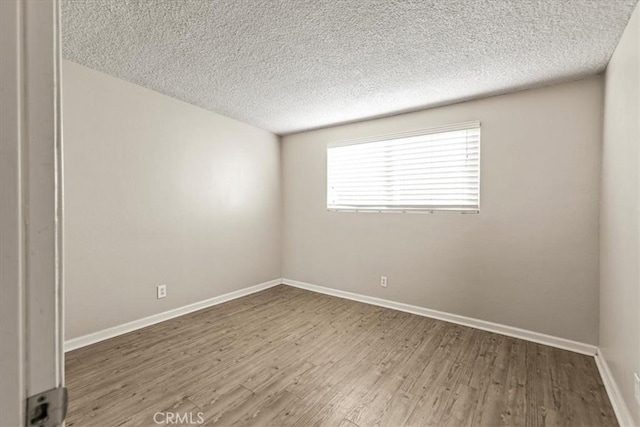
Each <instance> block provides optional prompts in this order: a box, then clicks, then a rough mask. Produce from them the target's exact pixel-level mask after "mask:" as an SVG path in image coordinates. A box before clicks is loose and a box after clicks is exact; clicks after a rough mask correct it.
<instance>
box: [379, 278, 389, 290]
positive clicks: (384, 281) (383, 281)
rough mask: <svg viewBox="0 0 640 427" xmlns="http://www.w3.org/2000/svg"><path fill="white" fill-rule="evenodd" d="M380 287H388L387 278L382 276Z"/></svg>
mask: <svg viewBox="0 0 640 427" xmlns="http://www.w3.org/2000/svg"><path fill="white" fill-rule="evenodd" d="M380 286H382V287H383V288H386V287H387V276H380Z"/></svg>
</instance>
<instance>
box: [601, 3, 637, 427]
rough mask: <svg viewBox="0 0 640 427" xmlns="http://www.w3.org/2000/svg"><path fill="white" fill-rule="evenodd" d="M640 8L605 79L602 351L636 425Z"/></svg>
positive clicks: (620, 44) (602, 206) (618, 48)
mask: <svg viewBox="0 0 640 427" xmlns="http://www.w3.org/2000/svg"><path fill="white" fill-rule="evenodd" d="M639 57H640V7H636V10H635V12H634V13H633V15H632V17H631V21H630V22H629V24H628V26H627V28H626V30H625V32H624V34H623V36H622V39H621V40H620V43H619V44H618V47H617V48H616V51H615V53H614V54H613V57H612V58H611V61H610V63H609V66H608V67H607V71H606V74H605V89H606V90H605V119H604V142H603V152H602V197H601V202H600V226H601V229H600V243H601V249H600V263H601V264H600V351H601V354H602V355H603V357H604V359H605V360H606V361H607V364H608V365H609V368H610V370H611V372H612V374H613V376H614V378H615V381H616V383H617V384H618V387H619V389H620V391H621V393H622V396H623V398H624V400H625V402H626V405H627V407H628V408H629V412H630V413H631V414H632V415H631V416H632V417H633V418H634V421H635V424H636V425H640V405H638V404H636V403H635V399H634V395H633V372H638V373H639V374H640V269H639V268H640V267H639V264H640V243H639V241H640V173H639V172H638V171H639V169H640V66H639Z"/></svg>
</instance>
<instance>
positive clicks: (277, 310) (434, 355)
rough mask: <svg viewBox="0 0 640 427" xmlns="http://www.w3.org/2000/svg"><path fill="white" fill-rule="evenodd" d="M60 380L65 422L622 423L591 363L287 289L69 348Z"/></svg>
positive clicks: (79, 425)
mask: <svg viewBox="0 0 640 427" xmlns="http://www.w3.org/2000/svg"><path fill="white" fill-rule="evenodd" d="M66 381H67V387H68V389H69V397H70V401H69V413H68V418H67V425H68V426H73V427H85V426H86V427H96V426H100V427H111V426H138V425H139V426H153V425H157V424H154V422H153V416H154V414H156V413H158V412H160V413H165V412H166V413H170V414H179V415H180V416H181V417H182V418H180V419H178V420H177V421H178V422H183V421H185V418H184V417H185V415H184V414H191V417H190V418H189V419H188V421H189V422H192V421H198V414H201V415H202V417H203V423H201V424H202V425H213V426H230V425H260V426H269V425H271V426H279V427H282V426H310V425H319V426H332V427H333V426H343V427H369V426H390V427H397V426H413V425H415V426H426V425H444V426H448V425H452V426H469V425H491V426H499V425H504V426H521V425H528V426H546V425H562V426H571V425H576V426H577V425H591V426H615V425H617V424H616V419H615V415H614V413H613V410H612V408H611V404H610V402H609V399H608V397H607V395H606V391H605V389H604V386H603V384H602V380H601V378H600V376H599V373H598V370H597V367H596V366H595V363H594V360H593V358H590V357H587V356H583V355H579V354H576V353H572V352H568V351H564V350H559V349H555V348H551V347H547V346H544V345H540V344H536V343H531V342H527V341H523V340H518V339H514V338H510V337H505V336H502V335H497V334H493V333H490V332H485V331H480V330H476V329H472V328H467V327H464V326H459V325H453V324H450V323H446V322H442V321H438V320H434V319H429V318H425V317H420V316H416V315H412V314H408V313H404V312H398V311H394V310H390V309H386V308H381V307H377V306H372V305H367V304H362V303H358V302H354V301H349V300H345V299H341V298H336V297H331V296H327V295H321V294H316V293H313V292H309V291H305V290H301V289H297V288H292V287H288V286H284V285H282V286H277V287H274V288H270V289H268V290H265V291H262V292H258V293H256V294H253V295H249V296H247V297H243V298H239V299H236V300H233V301H229V302H227V303H224V304H220V305H217V306H214V307H211V308H208V309H204V310H201V311H198V312H195V313H191V314H188V315H185V316H181V317H178V318H176V319H172V320H169V321H166V322H162V323H159V324H156V325H153V326H150V327H148V328H144V329H141V330H138V331H135V332H131V333H129V334H125V335H122V336H119V337H116V338H113V339H110V340H106V341H103V342H100V343H97V344H94V345H91V346H88V347H84V348H81V349H78V350H75V351H72V352H70V353H68V354H67V360H66ZM175 416H177V415H175ZM183 424H184V422H183ZM172 425H176V424H172ZM178 425H179V424H178ZM189 425H194V424H189ZM195 425H198V423H195Z"/></svg>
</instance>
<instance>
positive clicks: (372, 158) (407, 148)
mask: <svg viewBox="0 0 640 427" xmlns="http://www.w3.org/2000/svg"><path fill="white" fill-rule="evenodd" d="M327 208H328V209H329V210H355V211H405V212H410V211H432V212H434V211H455V212H463V213H477V212H478V211H479V208H480V123H479V122H471V123H462V124H459V125H453V126H447V127H441V128H437V129H429V130H421V131H414V132H407V133H402V134H395V135H385V136H381V137H376V138H369V139H367V140H359V141H350V142H346V143H341V144H335V145H330V146H329V147H328V148H327Z"/></svg>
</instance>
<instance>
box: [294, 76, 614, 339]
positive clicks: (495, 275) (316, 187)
mask: <svg viewBox="0 0 640 427" xmlns="http://www.w3.org/2000/svg"><path fill="white" fill-rule="evenodd" d="M602 102H603V83H602V77H600V76H598V77H593V78H589V79H586V80H582V81H577V82H573V83H567V84H562V85H556V86H551V87H547V88H542V89H536V90H529V91H523V92H517V93H513V94H508V95H503V96H497V97H492V98H486V99H481V100H476V101H471V102H465V103H460V104H456V105H452V106H447V107H442V108H435V109H430V110H426V111H421V112H416V113H410V114H404V115H399V116H394V117H390V118H384V119H377V120H370V121H366V122H361V123H355V124H349V125H344V126H338V127H333V128H328V129H322V130H317V131H311V132H305V133H300V134H295V135H290V136H286V137H284V138H283V140H282V150H283V152H282V162H283V197H284V210H283V215H284V225H283V265H282V274H283V277H286V278H288V279H294V280H300V281H304V282H310V283H313V284H317V285H322V286H327V287H331V288H337V289H341V290H345V291H350V292H356V293H360V294H364V295H369V296H374V297H380V298H385V299H389V300H393V301H399V302H404V303H409V304H414V305H418V306H422V307H427V308H431V309H436V310H442V311H446V312H450V313H455V314H460V315H464V316H470V317H474V318H478V319H483V320H488V321H492V322H497V323H502V324H505V325H510V326H515V327H521V328H525V329H529V330H533V331H537V332H542V333H546V334H551V335H555V336H558V337H564V338H568V339H573V340H577V341H582V342H585V343H591V344H596V343H597V342H598V186H599V164H600V141H601V135H602V129H601V124H602ZM470 120H480V121H481V122H482V166H481V167H482V170H481V181H482V182H481V213H480V214H479V215H460V214H433V215H430V214H393V213H386V214H376V213H336V212H327V210H326V188H325V187H326V146H327V143H330V142H333V141H337V140H343V139H350V138H357V137H366V136H371V135H377V134H384V133H389V132H396V131H406V130H411V129H418V128H428V127H432V126H439V125H447V124H453V123H459V122H465V121H470ZM381 275H385V276H388V279H389V286H388V288H382V287H380V284H379V282H380V276H381Z"/></svg>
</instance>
